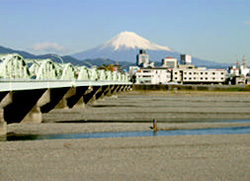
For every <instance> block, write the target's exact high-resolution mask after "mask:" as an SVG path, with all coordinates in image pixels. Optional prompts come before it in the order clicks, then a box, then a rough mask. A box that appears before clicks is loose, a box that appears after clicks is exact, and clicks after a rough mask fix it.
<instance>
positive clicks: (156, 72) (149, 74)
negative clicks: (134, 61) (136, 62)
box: [136, 67, 171, 84]
mask: <svg viewBox="0 0 250 181" xmlns="http://www.w3.org/2000/svg"><path fill="white" fill-rule="evenodd" d="M170 81H171V70H169V69H167V68H161V67H158V68H141V69H139V70H137V72H136V83H137V84H167V83H169V82H170Z"/></svg>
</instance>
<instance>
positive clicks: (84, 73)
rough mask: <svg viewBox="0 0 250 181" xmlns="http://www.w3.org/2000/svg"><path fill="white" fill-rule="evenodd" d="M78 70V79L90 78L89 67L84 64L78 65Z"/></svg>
mask: <svg viewBox="0 0 250 181" xmlns="http://www.w3.org/2000/svg"><path fill="white" fill-rule="evenodd" d="M78 72H79V73H78V76H77V79H78V80H90V77H89V69H88V68H87V67H85V66H82V67H80V68H79V70H78Z"/></svg>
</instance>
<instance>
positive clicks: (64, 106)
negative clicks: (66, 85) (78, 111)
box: [55, 87, 76, 109]
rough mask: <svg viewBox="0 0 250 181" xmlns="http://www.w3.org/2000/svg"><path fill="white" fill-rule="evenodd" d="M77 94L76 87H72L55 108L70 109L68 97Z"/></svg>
mask: <svg viewBox="0 0 250 181" xmlns="http://www.w3.org/2000/svg"><path fill="white" fill-rule="evenodd" d="M74 95H76V87H71V88H70V89H69V90H68V91H67V92H66V94H64V95H63V97H62V98H61V100H60V101H59V102H58V104H57V105H56V106H55V109H68V108H69V107H68V99H69V98H71V97H73V96H74Z"/></svg>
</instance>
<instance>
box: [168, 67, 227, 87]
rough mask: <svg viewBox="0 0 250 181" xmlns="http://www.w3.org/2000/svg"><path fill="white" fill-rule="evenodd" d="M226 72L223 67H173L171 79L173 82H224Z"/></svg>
mask: <svg viewBox="0 0 250 181" xmlns="http://www.w3.org/2000/svg"><path fill="white" fill-rule="evenodd" d="M226 74H227V72H226V70H224V69H205V68H191V69H180V68H174V69H173V73H172V75H173V76H172V80H173V82H178V83H183V84H199V83H203V84H211V83H215V84H219V83H224V82H225V79H226Z"/></svg>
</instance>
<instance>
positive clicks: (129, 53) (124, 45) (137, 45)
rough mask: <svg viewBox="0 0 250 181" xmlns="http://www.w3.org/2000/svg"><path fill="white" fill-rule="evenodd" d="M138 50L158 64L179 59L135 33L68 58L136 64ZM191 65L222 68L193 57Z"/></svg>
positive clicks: (174, 53) (175, 54) (178, 55)
mask: <svg viewBox="0 0 250 181" xmlns="http://www.w3.org/2000/svg"><path fill="white" fill-rule="evenodd" d="M139 49H145V50H146V52H147V54H148V55H149V59H150V61H154V62H159V61H161V60H162V59H163V58H165V57H168V56H170V57H173V58H177V59H178V60H179V59H180V53H179V52H176V51H173V50H172V49H171V48H169V47H166V46H160V45H157V44H155V43H152V42H150V41H149V40H147V39H145V38H143V37H141V36H139V35H137V34H136V33H133V32H127V31H125V32H122V33H120V34H118V35H116V36H115V37H113V38H112V39H110V40H108V41H106V42H105V43H103V44H102V45H100V46H98V47H96V48H92V49H89V50H86V51H82V52H80V53H76V54H73V55H70V56H72V57H74V58H76V59H78V60H84V59H97V58H102V59H111V60H114V61H117V62H131V63H136V55H137V54H138V53H139ZM192 63H193V64H194V65H196V66H208V67H211V66H214V67H215V66H217V67H221V66H224V65H223V64H219V63H216V62H212V61H206V60H201V59H199V58H195V57H192ZM225 66H226V65H225Z"/></svg>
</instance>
